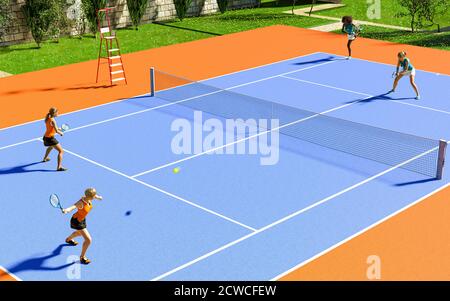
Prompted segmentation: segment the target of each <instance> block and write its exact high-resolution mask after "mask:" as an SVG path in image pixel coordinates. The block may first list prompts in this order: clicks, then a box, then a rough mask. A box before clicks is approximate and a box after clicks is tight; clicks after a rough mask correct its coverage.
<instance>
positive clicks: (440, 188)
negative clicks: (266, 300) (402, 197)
mask: <svg viewBox="0 0 450 301" xmlns="http://www.w3.org/2000/svg"><path fill="white" fill-rule="evenodd" d="M449 186H450V183H448V184H446V185H443V186H441V187H439V188H437V189H435V190H433V191H432V192H430V193H429V194H427V195H425V196H423V197H421V198H420V199H418V200H416V201H414V202H413V203H410V204H408V205H407V206H405V207H403V208H401V209H399V210H397V211H395V212H393V213H391V214H389V215H387V216H386V217H384V218H382V219H380V220H379V221H377V222H375V223H373V224H372V225H370V226H368V227H366V228H364V229H363V230H361V231H359V232H357V233H355V234H353V235H351V236H349V237H347V238H346V239H344V240H342V241H340V242H338V243H337V244H335V245H333V246H331V247H330V248H328V249H326V250H324V251H322V252H320V253H318V254H316V255H314V256H313V257H311V258H309V259H307V260H305V261H303V262H301V263H299V264H298V265H296V266H294V267H292V268H290V269H289V270H287V271H286V272H283V273H281V274H279V275H278V276H276V277H274V278H272V279H271V281H277V280H279V279H280V278H283V277H284V276H286V275H288V274H290V273H291V272H293V271H295V270H297V269H299V268H301V267H302V266H304V265H306V264H308V263H310V262H311V261H314V260H316V259H317V258H319V257H321V256H323V255H325V254H326V253H328V252H330V251H332V250H334V249H336V248H338V247H339V246H341V245H343V244H345V243H347V242H348V241H350V240H352V239H354V238H356V237H358V236H360V235H361V234H364V233H365V232H367V231H369V230H371V229H373V228H375V227H376V226H378V225H380V224H381V223H383V222H385V221H387V220H388V219H390V218H392V217H394V216H396V215H398V214H400V213H402V212H403V211H406V210H407V209H409V208H411V207H412V206H414V205H416V204H418V203H420V202H422V201H424V200H425V199H427V198H429V197H431V196H432V195H434V194H436V193H438V192H439V191H441V190H443V189H445V188H447V187H449Z"/></svg>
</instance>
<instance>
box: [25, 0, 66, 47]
mask: <svg viewBox="0 0 450 301" xmlns="http://www.w3.org/2000/svg"><path fill="white" fill-rule="evenodd" d="M68 5H69V4H68V3H67V1H66V0H26V1H25V4H24V5H23V6H22V12H23V14H24V16H25V20H26V23H27V26H28V27H29V29H30V31H31V35H32V36H33V39H34V41H35V42H36V43H37V44H38V47H41V43H42V41H44V40H45V39H46V38H47V37H51V38H59V36H60V34H61V32H64V31H67V30H68V28H69V21H68V19H67V16H66V14H65V11H66V9H67V6H68Z"/></svg>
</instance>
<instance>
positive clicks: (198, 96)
mask: <svg viewBox="0 0 450 301" xmlns="http://www.w3.org/2000/svg"><path fill="white" fill-rule="evenodd" d="M334 62H337V61H329V62H326V63H322V64H318V65H313V66H309V67H305V68H300V69H296V70H292V71H289V72H285V73H281V74H278V75H273V76H269V77H265V78H262V79H258V80H254V81H251V82H247V83H243V84H239V85H236V86H232V87H229V88H226V89H219V88H217V89H218V90H216V91H213V92H209V93H204V94H200V95H196V96H192V97H189V98H185V99H182V100H179V101H176V102H170V103H167V104H164V105H160V106H156V107H151V108H148V109H144V110H140V111H136V112H132V113H128V114H124V115H119V116H116V117H113V118H109V119H105V120H102V121H97V122H93V123H90V124H86V125H83V126H80V127H76V128H72V129H70V130H68V131H67V132H73V131H76V130H79V129H84V128H87V127H91V126H94V125H98V124H102V123H106V122H110V121H114V120H118V119H122V118H125V117H129V116H133V115H137V114H142V113H146V112H149V111H153V110H157V109H161V108H164V107H168V106H172V105H176V104H180V103H183V102H186V101H189V100H192V99H197V98H201V97H205V96H209V95H213V94H217V93H221V92H225V91H229V90H233V89H236V88H240V87H244V86H248V85H251V84H254V83H259V82H262V81H265V80H270V79H273V78H277V77H280V76H282V75H288V74H292V73H296V72H301V71H304V70H308V69H312V68H316V67H320V66H323V65H327V64H330V63H334ZM169 89H173V88H169ZM169 89H167V90H169ZM249 97H252V96H249ZM104 105H106V104H104ZM100 106H102V105H100ZM85 110H88V109H85ZM0 131H1V130H0ZM39 139H40V138H39V137H36V138H33V139H29V140H26V141H22V142H18V143H15V144H12V145H6V146H3V147H0V150H2V149H6V148H9V147H13V146H17V145H20V144H24V143H28V142H32V141H35V140H39Z"/></svg>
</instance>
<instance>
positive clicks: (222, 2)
mask: <svg viewBox="0 0 450 301" xmlns="http://www.w3.org/2000/svg"><path fill="white" fill-rule="evenodd" d="M217 5H218V6H219V10H220V12H221V13H222V14H224V13H225V12H226V11H227V8H228V0H217Z"/></svg>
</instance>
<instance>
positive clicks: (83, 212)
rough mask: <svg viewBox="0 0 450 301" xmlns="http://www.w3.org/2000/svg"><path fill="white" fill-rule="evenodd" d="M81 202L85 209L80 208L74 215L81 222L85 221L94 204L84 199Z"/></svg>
mask: <svg viewBox="0 0 450 301" xmlns="http://www.w3.org/2000/svg"><path fill="white" fill-rule="evenodd" d="M80 201H81V202H82V203H83V208H81V209H80V208H78V211H77V212H76V213H75V214H74V215H73V218H76V219H77V220H78V221H79V222H81V221H83V220H84V219H85V218H86V216H87V215H88V213H89V211H91V209H92V203H88V202H86V201H85V200H83V199H80Z"/></svg>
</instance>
